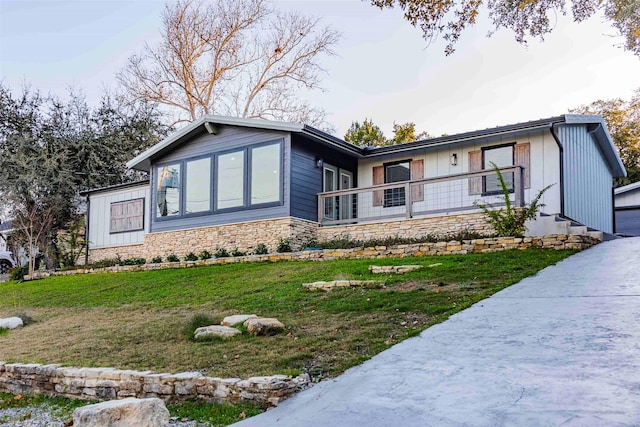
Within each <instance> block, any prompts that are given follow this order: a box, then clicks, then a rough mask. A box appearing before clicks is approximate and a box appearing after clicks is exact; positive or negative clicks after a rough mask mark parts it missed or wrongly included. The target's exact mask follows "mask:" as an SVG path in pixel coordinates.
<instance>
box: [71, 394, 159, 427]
mask: <svg viewBox="0 0 640 427" xmlns="http://www.w3.org/2000/svg"><path fill="white" fill-rule="evenodd" d="M169 421H170V416H169V411H168V410H167V407H166V406H165V404H164V402H163V401H162V400H161V399H158V398H151V399H136V398H134V397H129V398H126V399H122V400H109V401H107V402H101V403H96V404H95V405H87V406H83V407H81V408H78V409H76V410H75V411H73V426H74V427H130V426H136V427H160V426H168V425H169Z"/></svg>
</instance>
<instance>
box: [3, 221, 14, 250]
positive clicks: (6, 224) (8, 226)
mask: <svg viewBox="0 0 640 427" xmlns="http://www.w3.org/2000/svg"><path fill="white" fill-rule="evenodd" d="M12 231H13V222H12V221H3V222H0V252H3V251H8V250H9V249H8V248H7V237H8V236H9V234H10V233H11V232H12Z"/></svg>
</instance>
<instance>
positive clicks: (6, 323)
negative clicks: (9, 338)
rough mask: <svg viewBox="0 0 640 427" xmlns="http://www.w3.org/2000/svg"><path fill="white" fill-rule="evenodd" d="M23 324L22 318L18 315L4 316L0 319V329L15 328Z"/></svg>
mask: <svg viewBox="0 0 640 427" xmlns="http://www.w3.org/2000/svg"><path fill="white" fill-rule="evenodd" d="M20 326H24V323H23V322H22V319H21V318H19V317H6V318H4V319H0V329H15V328H19V327H20Z"/></svg>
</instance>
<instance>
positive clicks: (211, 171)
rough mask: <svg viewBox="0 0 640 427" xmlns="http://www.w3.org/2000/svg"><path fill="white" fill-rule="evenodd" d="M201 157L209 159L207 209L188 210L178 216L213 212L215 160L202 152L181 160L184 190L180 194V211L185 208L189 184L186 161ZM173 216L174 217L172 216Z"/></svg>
mask: <svg viewBox="0 0 640 427" xmlns="http://www.w3.org/2000/svg"><path fill="white" fill-rule="evenodd" d="M203 159H209V184H210V185H209V209H207V210H206V211H198V212H190V213H182V215H181V216H180V218H190V217H192V216H201V215H208V214H211V213H212V212H213V177H214V176H215V164H214V163H215V162H214V161H213V156H212V155H211V154H204V155H200V156H196V157H189V158H187V159H184V160H183V161H182V163H183V166H182V170H183V171H184V190H185V191H183V192H182V193H181V194H180V203H181V209H180V210H181V211H184V210H185V209H186V208H187V191H186V189H187V185H188V184H189V182H188V179H187V163H189V162H193V161H198V160H203ZM172 218H174V217H172Z"/></svg>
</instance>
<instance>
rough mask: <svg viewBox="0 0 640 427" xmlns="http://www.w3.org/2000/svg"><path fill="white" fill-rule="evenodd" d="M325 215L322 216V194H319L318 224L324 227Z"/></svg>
mask: <svg viewBox="0 0 640 427" xmlns="http://www.w3.org/2000/svg"><path fill="white" fill-rule="evenodd" d="M323 217H324V215H322V194H318V224H320V225H322V221H323V219H324V218H323Z"/></svg>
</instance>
